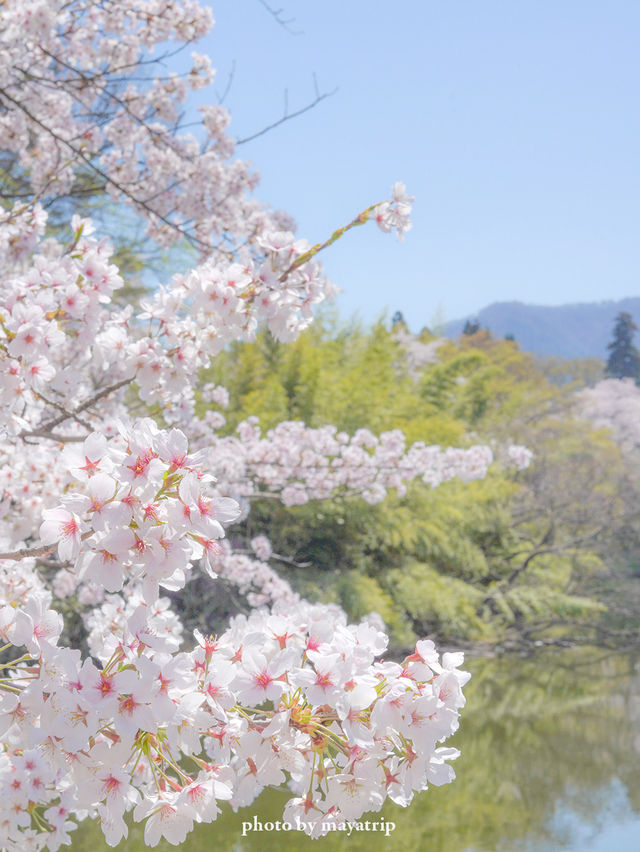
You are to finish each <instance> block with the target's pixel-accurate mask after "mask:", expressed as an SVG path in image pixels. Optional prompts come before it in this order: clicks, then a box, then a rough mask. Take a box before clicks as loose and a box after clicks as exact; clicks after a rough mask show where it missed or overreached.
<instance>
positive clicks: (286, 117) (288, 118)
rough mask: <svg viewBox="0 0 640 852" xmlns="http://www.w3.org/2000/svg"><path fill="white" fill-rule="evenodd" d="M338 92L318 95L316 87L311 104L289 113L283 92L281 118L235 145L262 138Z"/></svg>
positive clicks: (238, 140) (336, 89)
mask: <svg viewBox="0 0 640 852" xmlns="http://www.w3.org/2000/svg"><path fill="white" fill-rule="evenodd" d="M337 91H338V87H337V86H336V88H335V89H333V90H332V91H331V92H322V93H320V92H319V91H318V89H317V86H316V96H315V98H314V99H313V101H311V103H309V104H307V105H306V106H304V107H302V108H301V109H298V110H296V111H295V112H292V113H289V112H288V108H287V96H286V91H285V111H284V115H283V116H282V118H279V119H278V120H277V121H274V122H273V124H269V125H267V127H263V128H262V130H259V131H258V132H257V133H253V134H252V135H251V136H245V137H244V138H243V139H236V145H244V144H245V143H246V142H252V141H253V140H254V139H257V138H258V137H259V136H264V134H265V133H268V132H269V131H270V130H273V129H274V128H276V127H279V126H280V125H281V124H284V123H285V122H286V121H291V119H292V118H297V117H298V116H299V115H303V114H304V113H305V112H309V110H311V109H313V108H314V107H316V106H318V104H319V103H320V101H324V100H325V98H330V97H331V96H332V95H335V93H336V92H337Z"/></svg>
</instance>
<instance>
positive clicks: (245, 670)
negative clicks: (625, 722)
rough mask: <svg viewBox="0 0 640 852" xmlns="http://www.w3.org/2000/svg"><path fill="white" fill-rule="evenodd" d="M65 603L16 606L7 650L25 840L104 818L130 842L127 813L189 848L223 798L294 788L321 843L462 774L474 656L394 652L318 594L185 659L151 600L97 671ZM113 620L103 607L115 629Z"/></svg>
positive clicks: (10, 826) (4, 701) (9, 821)
mask: <svg viewBox="0 0 640 852" xmlns="http://www.w3.org/2000/svg"><path fill="white" fill-rule="evenodd" d="M48 603H49V601H48V596H47V594H46V592H42V593H40V594H39V595H38V596H36V597H33V598H31V599H30V602H29V603H28V604H27V606H25V607H24V608H22V607H11V606H5V607H2V608H0V633H1V634H2V637H3V639H4V641H5V642H6V645H5V648H6V647H11V649H12V650H13V648H14V647H15V648H16V649H17V650H15V651H14V653H15V654H17V656H16V657H15V658H14V659H13V660H11V661H10V662H8V663H6V664H4V665H3V668H4V669H5V672H6V673H7V674H8V677H6V683H7V688H6V689H5V690H4V691H3V692H2V693H1V694H0V731H1V732H2V737H3V741H4V742H5V744H6V745H5V751H4V753H3V754H2V755H1V756H0V763H1V765H2V782H1V786H2V793H3V795H2V798H1V799H0V827H1V830H2V843H3V846H4V847H5V848H7V849H9V850H14V849H15V850H18V849H23V848H25V847H24V844H25V843H26V842H29V843H31V844H32V845H33V846H34V848H41V847H42V845H43V844H46V846H47V848H49V849H51V850H55V849H58V848H59V846H60V845H61V844H65V843H68V842H69V841H70V834H69V832H70V831H72V830H73V829H74V828H75V827H76V823H75V821H74V816H75V817H76V818H82V817H83V815H85V814H87V813H88V814H90V815H93V816H96V817H98V818H99V820H100V823H101V826H102V829H103V831H104V834H105V838H106V840H107V842H108V843H109V844H110V845H115V844H116V843H118V842H119V841H120V840H121V839H122V838H124V837H126V836H127V832H128V829H127V824H126V822H125V821H124V816H125V814H126V813H127V812H128V811H133V819H134V820H136V821H142V820H144V821H145V828H144V834H145V842H146V843H147V844H148V845H151V846H154V845H156V843H157V842H158V840H159V838H160V837H161V836H164V837H165V838H166V839H167V840H169V842H171V843H174V844H180V843H182V842H184V840H185V837H186V835H187V833H188V832H189V831H191V829H192V828H193V827H194V824H195V823H199V822H205V823H206V822H211V821H213V820H215V819H216V817H217V816H218V814H219V812H220V808H219V803H220V802H221V801H228V802H229V803H230V804H231V806H232V807H233V808H234V809H237V808H239V807H243V806H246V805H248V804H250V803H251V802H252V801H253V800H254V799H255V798H256V796H258V795H259V794H260V792H261V791H262V790H263V789H264V787H266V786H270V785H281V784H283V783H285V782H288V784H289V787H290V789H291V792H292V797H291V798H290V799H289V800H288V802H287V803H286V805H285V809H284V818H285V819H286V820H289V821H295V817H296V816H298V817H299V818H300V819H303V821H304V823H305V826H306V829H305V830H307V831H308V832H309V833H310V834H312V836H318V835H319V834H321V833H323V832H326V831H328V830H329V828H330V826H331V824H332V823H334V822H336V823H338V822H344V821H345V820H354V819H358V818H359V817H360V816H361V815H362V814H363V813H365V812H369V811H378V810H379V809H380V807H381V806H382V804H383V802H384V801H385V799H387V798H389V799H391V800H392V801H394V802H397V803H399V804H401V805H407V804H408V803H410V802H411V800H412V798H413V796H414V794H415V793H416V792H418V791H420V790H424V789H426V788H427V787H428V785H430V784H435V785H438V784H443V783H447V782H449V781H451V780H452V778H453V777H454V773H453V770H452V768H451V767H450V766H449V763H448V761H449V760H451V759H453V758H455V757H456V756H457V754H458V753H457V751H456V750H455V749H452V748H446V747H442V746H439V745H438V743H440V742H442V741H443V740H444V739H446V738H447V737H448V736H449V735H450V734H451V733H453V732H454V731H455V730H456V728H457V726H458V713H459V709H460V708H461V707H462V706H463V705H464V697H463V695H462V692H461V687H462V686H463V685H464V683H465V682H466V680H467V679H468V675H467V674H466V673H465V672H463V671H460V669H459V666H460V664H461V663H462V655H461V654H445V655H444V656H443V658H442V660H441V659H440V657H439V655H438V654H437V652H436V651H435V648H434V646H433V643H432V642H430V641H422V642H419V643H418V644H417V646H416V649H415V652H414V653H413V654H411V655H410V656H409V657H407V658H406V659H405V660H404V661H403V662H401V663H395V662H383V661H381V660H377V658H378V657H379V656H380V654H382V653H383V652H384V650H385V647H386V641H387V640H386V637H385V636H384V634H383V633H381V632H380V630H379V629H378V628H377V627H376V626H374V625H373V624H370V623H367V622H363V623H361V624H359V625H348V624H347V623H346V619H345V617H344V614H343V613H342V612H341V611H340V610H339V609H338V608H336V607H333V608H332V607H329V608H328V607H326V606H321V605H316V606H313V605H311V604H307V603H305V602H302V601H300V602H298V603H297V604H296V605H291V604H290V605H289V606H288V607H286V609H283V610H282V611H281V612H279V611H278V609H277V608H276V609H274V610H273V611H272V612H269V611H267V610H264V611H256V612H254V613H253V614H252V615H251V616H250V617H249V618H246V617H244V616H238V617H236V618H235V619H234V620H233V621H232V623H231V625H230V627H229V629H228V630H227V631H226V632H225V633H223V634H222V635H221V636H219V637H217V638H214V637H207V636H203V635H201V634H197V639H198V644H197V645H196V647H195V648H194V650H192V651H190V652H179V653H172V648H171V643H170V641H169V640H167V639H165V638H164V637H163V636H161V635H157V634H155V633H153V632H152V631H150V630H148V629H145V623H146V618H147V614H146V612H145V610H147V609H148V607H147V605H146V604H145V603H144V602H140V605H139V606H138V607H136V608H135V609H134V610H133V611H132V612H131V614H130V615H128V617H126V620H125V624H124V629H123V631H122V633H121V634H120V640H119V642H117V644H115V645H114V646H113V651H112V653H111V656H110V657H109V659H108V660H103V662H102V664H101V665H99V666H98V665H96V664H95V663H94V662H93V661H92V660H89V659H87V660H84V661H82V660H81V659H80V653H79V652H78V651H73V650H71V649H66V648H60V647H58V646H57V636H58V635H59V632H60V626H61V625H60V617H59V616H58V615H57V614H55V613H54V612H53V611H52V610H50V609H49V608H48ZM111 616H112V613H110V612H108V611H107V610H105V608H104V607H103V610H102V620H103V627H104V629H105V631H107V632H108V625H109V622H110V619H111ZM96 618H97V620H98V621H99V620H100V616H99V615H98V616H96ZM20 646H25V647H26V652H25V653H20ZM102 656H103V658H104V654H103V655H102Z"/></svg>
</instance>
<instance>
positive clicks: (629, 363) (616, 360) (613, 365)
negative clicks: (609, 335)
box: [606, 311, 640, 382]
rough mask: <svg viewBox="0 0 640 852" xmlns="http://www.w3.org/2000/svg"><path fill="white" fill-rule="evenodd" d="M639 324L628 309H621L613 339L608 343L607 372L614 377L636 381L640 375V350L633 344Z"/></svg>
mask: <svg viewBox="0 0 640 852" xmlns="http://www.w3.org/2000/svg"><path fill="white" fill-rule="evenodd" d="M637 329H638V326H637V325H636V324H635V322H634V321H633V317H632V316H631V314H630V313H628V312H627V311H621V312H620V313H619V314H618V316H617V317H616V323H615V326H614V328H613V340H612V341H611V343H609V344H608V345H607V349H608V350H609V353H610V354H609V358H608V360H607V366H606V373H607V375H608V376H610V377H611V378H614V379H624V378H632V379H635V380H636V382H637V381H638V379H639V377H640V352H638V350H637V349H636V347H635V346H634V344H633V335H634V332H635V331H637Z"/></svg>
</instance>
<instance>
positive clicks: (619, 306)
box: [443, 298, 640, 360]
mask: <svg viewBox="0 0 640 852" xmlns="http://www.w3.org/2000/svg"><path fill="white" fill-rule="evenodd" d="M620 311H627V312H628V313H630V314H631V315H632V317H633V318H634V320H635V322H636V325H637V326H638V328H640V298H629V299H621V300H620V301H618V302H614V301H607V302H586V303H576V304H571V305H559V306H555V307H554V306H548V305H525V304H523V303H522V302H494V303H493V304H492V305H489V306H488V307H486V308H483V309H482V310H481V311H479V312H478V313H477V314H470V315H469V316H468V317H465V319H461V320H453V321H452V322H448V323H446V324H445V326H444V329H443V334H444V336H445V337H458V336H459V335H460V334H462V329H463V328H464V325H465V322H466V321H467V319H469V320H471V321H474V320H476V321H477V322H479V323H480V326H481V328H488V329H489V330H490V331H491V332H492V333H493V335H494V336H495V337H504V336H505V335H507V334H512V335H513V336H514V337H515V339H516V341H517V342H518V343H519V344H520V347H521V348H522V349H524V350H525V351H527V352H535V353H536V354H538V355H557V356H559V357H561V358H588V357H595V358H602V359H603V360H604V359H606V358H607V354H608V353H607V343H609V341H610V340H611V337H612V332H613V324H614V320H615V318H616V315H617V314H619V313H620ZM636 346H637V347H638V348H639V349H640V332H639V333H638V337H637V338H636Z"/></svg>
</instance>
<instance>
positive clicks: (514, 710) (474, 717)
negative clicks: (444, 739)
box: [72, 650, 640, 852]
mask: <svg viewBox="0 0 640 852" xmlns="http://www.w3.org/2000/svg"><path fill="white" fill-rule="evenodd" d="M466 668H468V669H469V670H470V671H471V672H472V673H473V677H472V679H471V681H470V683H469V684H467V686H466V687H465V694H466V695H467V706H466V708H465V709H464V710H463V711H462V717H461V727H460V730H459V731H458V733H457V734H456V736H455V737H454V738H453V740H452V741H451V742H452V744H453V745H456V746H457V747H458V748H459V749H460V750H461V751H462V756H461V757H460V758H459V759H458V760H457V761H456V763H455V764H454V765H455V769H456V772H457V775H458V777H457V779H456V781H454V783H453V784H451V785H448V786H445V787H440V788H433V789H431V790H428V791H427V792H425V793H422V794H421V795H420V796H418V797H417V798H416V799H415V800H414V803H413V805H412V806H411V807H410V808H408V809H406V810H404V809H402V808H399V807H397V806H395V805H393V804H391V803H390V804H389V805H388V806H385V808H384V809H383V810H382V812H381V814H374V815H371V816H370V819H371V820H380V817H381V816H383V817H384V819H385V820H386V821H392V822H395V824H396V828H395V830H394V831H393V833H392V834H391V835H390V836H389V837H388V838H385V837H384V835H380V834H379V833H377V832H355V831H354V832H353V833H352V834H351V836H350V837H347V836H346V835H345V834H343V833H340V834H334V835H329V836H328V837H326V838H323V839H320V840H315V841H311V840H309V839H308V838H306V837H305V836H303V835H302V834H301V833H300V832H297V831H291V832H275V831H274V832H271V833H267V832H264V831H263V832H261V833H260V832H251V833H248V834H247V836H246V837H242V823H243V821H251V820H253V818H254V815H256V817H257V820H258V821H260V822H262V823H263V824H264V823H266V822H269V821H271V822H275V821H276V820H278V819H282V808H283V803H284V801H285V800H286V798H287V796H286V795H283V794H280V793H277V792H274V791H271V792H269V793H266V794H264V795H263V796H262V797H261V798H260V799H259V800H258V801H257V802H256V803H255V804H254V806H252V807H250V808H247V809H246V810H245V811H243V812H241V813H238V814H233V813H231V812H230V811H228V809H227V812H226V813H225V816H224V818H219V819H218V821H217V822H216V823H213V824H212V825H207V826H199V827H198V829H196V830H195V831H194V832H193V833H192V834H191V835H189V836H188V837H187V841H186V843H185V844H184V846H183V847H182V848H184V849H186V850H187V852H210V850H214V849H215V850H220V852H227V850H228V852H254V850H255V852H257V850H272V849H273V850H278V852H289V850H291V852H293V850H297V849H301V850H306V849H310V850H315V852H334V850H344V849H349V850H353V852H365V850H366V852H377V850H382V849H386V850H391V849H394V850H395V849H402V850H407V852H413V850H420V852H565V850H566V852H605V850H606V852H637V850H640V662H638V658H634V657H631V656H628V655H607V656H604V655H603V654H602V653H601V652H585V651H584V650H583V651H572V652H563V653H562V654H553V653H549V652H545V653H544V654H543V653H540V654H539V655H538V656H537V657H536V658H534V659H526V660H524V659H520V658H501V659H477V660H469V661H468V663H467V665H466ZM447 745H449V743H447ZM363 819H364V818H363ZM72 848H73V849H74V850H77V851H78V852H95V850H96V849H104V848H106V846H105V844H104V840H103V839H102V834H101V832H100V831H99V829H98V828H97V827H95V826H89V825H86V826H84V825H83V826H82V827H81V828H80V829H78V831H77V832H75V838H74V843H73V846H72ZM117 848H118V849H119V850H122V852H125V851H126V852H139V850H141V849H143V848H145V847H144V845H143V842H142V830H141V827H140V826H139V825H135V826H133V827H132V828H131V830H130V833H129V839H128V840H127V841H124V842H123V843H121V844H120V846H118V847H117ZM157 848H158V849H161V850H169V849H174V848H175V847H172V846H170V845H168V844H163V843H161V844H160V845H159V846H158V847H157Z"/></svg>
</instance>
